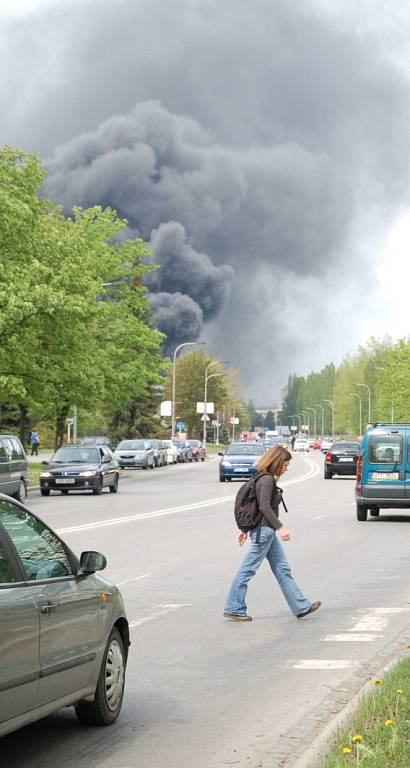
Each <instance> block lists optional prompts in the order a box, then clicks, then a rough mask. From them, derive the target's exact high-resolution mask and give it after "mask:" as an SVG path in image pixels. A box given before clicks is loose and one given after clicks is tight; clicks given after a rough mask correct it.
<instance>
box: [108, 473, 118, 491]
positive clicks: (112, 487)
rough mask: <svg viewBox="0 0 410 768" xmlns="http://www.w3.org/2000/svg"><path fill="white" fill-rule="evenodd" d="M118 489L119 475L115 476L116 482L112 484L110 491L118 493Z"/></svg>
mask: <svg viewBox="0 0 410 768" xmlns="http://www.w3.org/2000/svg"><path fill="white" fill-rule="evenodd" d="M117 491H118V475H116V476H115V482H114V483H113V485H110V493H117Z"/></svg>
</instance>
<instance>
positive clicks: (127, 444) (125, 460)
mask: <svg viewBox="0 0 410 768" xmlns="http://www.w3.org/2000/svg"><path fill="white" fill-rule="evenodd" d="M114 456H115V458H116V459H117V461H118V464H119V465H120V467H121V468H122V469H127V468H128V467H134V468H135V467H141V468H142V469H148V467H149V468H150V469H154V467H155V459H154V448H153V446H152V444H151V442H150V441H149V440H121V442H120V443H118V445H117V447H116V449H115V451H114Z"/></svg>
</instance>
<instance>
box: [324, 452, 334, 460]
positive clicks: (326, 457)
mask: <svg viewBox="0 0 410 768" xmlns="http://www.w3.org/2000/svg"><path fill="white" fill-rule="evenodd" d="M325 461H332V454H331V453H327V454H326V456H325Z"/></svg>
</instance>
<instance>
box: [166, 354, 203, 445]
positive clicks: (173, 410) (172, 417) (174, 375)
mask: <svg viewBox="0 0 410 768" xmlns="http://www.w3.org/2000/svg"><path fill="white" fill-rule="evenodd" d="M205 344H206V341H184V343H183V344H178V346H177V347H176V349H175V352H174V364H173V367H172V407H171V410H172V414H171V432H172V437H175V387H176V359H177V353H178V352H179V350H180V349H182V347H203V346H205Z"/></svg>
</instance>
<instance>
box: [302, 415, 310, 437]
mask: <svg viewBox="0 0 410 768" xmlns="http://www.w3.org/2000/svg"><path fill="white" fill-rule="evenodd" d="M302 413H303V418H306V421H307V428H308V437H309V435H310V418H309V414H308V412H307V409H306V411H302Z"/></svg>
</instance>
